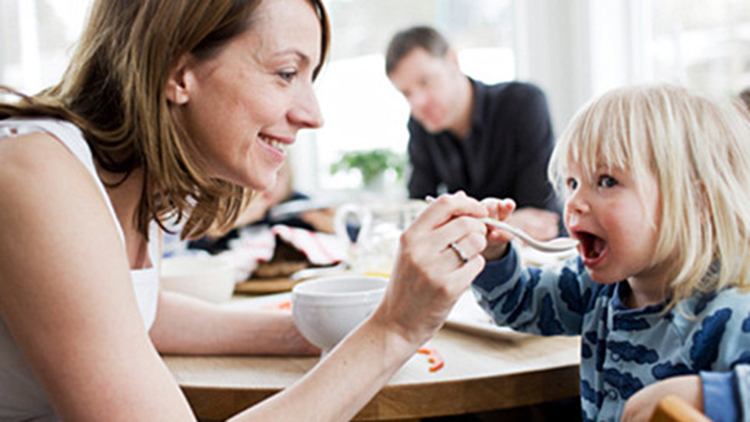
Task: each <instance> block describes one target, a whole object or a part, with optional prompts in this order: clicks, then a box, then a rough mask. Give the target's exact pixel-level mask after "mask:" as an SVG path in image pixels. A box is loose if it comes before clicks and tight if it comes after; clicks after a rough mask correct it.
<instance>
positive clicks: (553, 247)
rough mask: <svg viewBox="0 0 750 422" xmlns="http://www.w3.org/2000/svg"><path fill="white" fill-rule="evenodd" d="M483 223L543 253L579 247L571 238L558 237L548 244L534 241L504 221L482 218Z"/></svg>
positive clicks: (576, 241)
mask: <svg viewBox="0 0 750 422" xmlns="http://www.w3.org/2000/svg"><path fill="white" fill-rule="evenodd" d="M482 222H484V223H485V224H487V225H490V226H494V227H497V228H500V229H502V230H505V231H506V232H509V233H512V234H514V235H516V236H518V237H519V238H520V239H521V240H523V241H524V242H526V244H528V245H529V246H531V247H532V248H534V249H536V250H539V251H542V252H563V251H567V250H570V249H573V248H575V247H576V246H578V240H576V239H573V238H571V237H558V238H555V239H552V240H550V241H548V242H544V241H541V240H536V239H534V238H533V237H531V236H530V235H529V234H528V233H526V232H525V231H523V230H521V229H519V228H516V227H513V226H511V225H510V224H508V223H506V222H504V221H500V220H495V219H494V218H489V217H486V218H482Z"/></svg>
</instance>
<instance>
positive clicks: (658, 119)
mask: <svg viewBox="0 0 750 422" xmlns="http://www.w3.org/2000/svg"><path fill="white" fill-rule="evenodd" d="M549 173H550V178H551V179H552V180H554V181H555V182H557V185H558V186H559V187H560V188H561V189H562V190H563V191H564V195H563V196H565V197H566V200H565V208H564V219H565V225H566V228H567V230H568V232H569V233H570V235H571V236H573V237H575V238H576V239H578V240H579V242H580V245H579V253H580V255H579V256H578V257H576V258H575V259H571V260H569V261H567V262H566V263H565V265H563V266H561V267H559V268H543V269H540V268H533V267H527V268H524V267H522V266H521V263H520V260H519V257H518V254H517V252H516V250H515V249H514V248H513V247H512V246H510V247H509V246H508V245H509V244H508V243H507V242H508V241H509V240H510V235H508V234H507V233H505V232H502V231H501V230H499V229H491V230H490V231H489V232H488V247H487V249H486V250H485V252H484V254H485V258H486V259H487V261H488V263H487V265H486V268H485V269H484V271H483V272H482V273H481V274H480V275H479V276H478V277H477V278H476V279H475V281H474V283H473V289H474V292H475V294H476V295H477V297H478V300H479V303H480V304H481V306H482V307H483V308H484V309H485V310H486V311H487V312H489V313H490V314H491V315H492V316H493V318H494V320H495V321H496V323H498V324H503V325H509V326H511V327H512V328H514V329H516V330H519V331H525V332H529V333H535V334H540V335H580V336H581V404H582V412H583V419H584V420H585V421H593V420H597V421H618V420H620V417H621V415H622V412H623V408H624V406H625V403H626V401H627V400H628V398H629V397H631V396H632V395H634V394H635V393H636V392H637V391H639V390H640V389H642V388H643V387H645V386H647V385H649V384H653V383H656V382H658V381H660V380H664V379H667V378H670V377H675V376H678V375H687V374H700V373H701V372H702V371H722V372H724V371H730V370H733V369H734V368H735V367H738V366H739V367H742V366H743V364H747V363H750V294H745V293H744V292H745V290H746V289H745V288H746V287H747V286H748V284H750V283H749V282H748V275H750V259H749V258H750V257H749V256H748V254H749V253H750V249H749V246H750V213H749V212H748V210H750V127H749V126H748V123H747V121H746V120H745V119H744V118H743V116H742V115H741V114H740V113H739V112H738V111H737V110H736V109H734V108H732V107H730V106H728V105H727V106H723V105H721V104H718V103H716V102H713V101H711V100H708V99H706V98H703V97H700V96H697V95H694V94H692V93H690V92H688V91H686V90H685V89H682V88H679V87H674V86H666V85H660V86H648V87H631V88H624V89H618V90H615V91H612V92H609V93H607V94H606V95H604V96H602V97H601V98H599V99H597V100H595V101H593V102H592V103H590V104H589V105H587V106H586V107H584V108H583V110H581V111H580V112H579V113H578V114H577V116H576V117H574V119H573V120H572V122H571V124H570V125H569V127H568V128H567V130H566V131H565V132H564V133H563V134H562V136H561V139H560V140H559V141H558V143H557V145H556V147H555V150H554V152H553V155H552V158H551V160H550V168H549ZM485 203H486V205H487V207H488V209H489V211H490V214H491V215H492V216H494V217H496V218H499V219H501V220H503V219H505V218H507V217H508V215H509V214H510V213H511V211H512V210H513V208H514V207H515V205H514V203H513V202H512V201H510V200H502V201H501V200H496V199H491V200H485ZM727 382H728V381H727ZM745 382H747V379H745ZM746 387H747V386H746ZM743 391H744V392H745V394H747V393H748V389H747V388H745V389H744V390H743ZM742 400H743V399H739V401H738V402H739V403H742ZM748 400H750V397H745V398H744V402H745V403H747V402H748ZM735 405H736V404H735Z"/></svg>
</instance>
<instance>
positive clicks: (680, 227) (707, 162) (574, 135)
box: [549, 85, 750, 308]
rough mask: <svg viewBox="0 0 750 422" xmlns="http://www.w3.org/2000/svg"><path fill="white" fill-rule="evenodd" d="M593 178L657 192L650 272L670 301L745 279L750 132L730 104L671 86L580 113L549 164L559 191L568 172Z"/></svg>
mask: <svg viewBox="0 0 750 422" xmlns="http://www.w3.org/2000/svg"><path fill="white" fill-rule="evenodd" d="M572 162H575V163H577V164H578V165H580V166H581V168H582V169H583V171H584V173H585V174H587V175H588V177H591V178H593V177H594V175H595V173H596V171H597V170H598V169H601V168H602V167H603V168H607V169H621V170H624V171H627V172H629V173H630V174H631V175H632V176H633V178H634V180H635V183H636V185H637V186H640V187H641V188H642V187H643V186H645V185H644V183H645V180H646V177H647V176H648V175H649V174H650V175H653V177H654V178H655V180H656V183H657V184H658V186H657V187H658V191H659V196H660V207H659V209H660V214H659V215H658V216H657V217H656V218H657V221H654V222H652V223H653V224H655V225H656V229H657V235H658V240H657V245H656V248H655V254H654V257H653V262H652V263H653V265H665V266H666V267H665V268H666V269H667V272H666V273H667V276H668V277H670V279H671V282H670V285H669V288H670V293H671V294H672V300H671V302H670V304H669V308H671V307H673V306H674V305H675V304H676V303H677V302H678V301H679V300H681V299H684V298H687V297H689V296H692V295H693V294H695V293H696V292H709V291H713V290H716V289H721V288H724V287H727V286H740V287H746V286H748V275H750V256H748V255H749V254H750V249H749V246H750V238H749V236H750V212H749V211H748V210H750V124H749V123H748V121H747V120H746V119H745V118H744V116H743V115H742V114H741V113H739V111H738V110H737V109H736V107H734V106H732V105H731V104H730V103H729V102H727V103H726V104H725V103H722V102H716V101H713V100H711V99H708V98H705V97H703V96H700V95H696V94H693V93H691V92H689V91H687V90H686V89H684V88H680V87H676V86H670V85H656V86H638V87H628V88H622V89H617V90H614V91H611V92H609V93H607V94H605V95H604V96H602V97H601V98H598V99H596V100H594V101H593V102H591V103H590V104H588V105H587V106H585V107H584V108H583V109H582V110H581V111H580V112H579V113H578V114H577V115H576V116H575V117H574V118H573V120H572V121H571V123H570V124H569V126H568V127H567V129H566V130H565V132H564V133H563V134H562V135H561V137H560V139H559V141H558V143H557V145H556V147H555V149H554V151H553V153H552V157H551V159H550V167H549V175H550V179H551V180H553V182H555V184H556V186H558V187H560V186H561V183H562V182H563V181H562V180H561V178H562V177H564V176H563V175H564V174H565V172H566V166H567V164H568V163H572Z"/></svg>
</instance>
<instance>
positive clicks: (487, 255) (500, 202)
mask: <svg viewBox="0 0 750 422" xmlns="http://www.w3.org/2000/svg"><path fill="white" fill-rule="evenodd" d="M482 205H483V206H484V207H485V208H486V209H487V212H488V213H489V217H490V218H494V219H495V220H500V221H504V220H506V219H508V218H509V217H510V215H511V213H512V212H513V210H514V209H515V208H516V203H515V201H513V200H512V199H496V198H486V199H483V200H482ZM512 239H513V235H512V234H510V233H508V232H506V231H505V230H502V229H499V228H497V227H489V228H488V230H487V239H486V240H487V248H486V249H485V250H484V251H483V252H482V255H483V256H484V259H485V260H487V261H494V260H496V259H499V258H501V257H502V256H503V255H505V252H506V251H507V249H508V242H510V241H511V240H512Z"/></svg>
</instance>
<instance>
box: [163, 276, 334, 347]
mask: <svg viewBox="0 0 750 422" xmlns="http://www.w3.org/2000/svg"><path fill="white" fill-rule="evenodd" d="M149 334H150V336H151V340H152V341H153V342H154V344H155V345H156V348H157V350H159V352H161V353H175V354H259V355H261V354H262V355H311V354H316V353H320V350H318V349H317V348H316V347H315V346H313V345H311V344H310V343H308V342H307V341H306V340H305V339H304V338H303V337H302V335H301V334H300V333H299V331H297V328H296V326H295V325H294V320H293V318H292V314H291V312H284V311H262V310H237V309H226V308H222V307H221V306H218V305H216V304H212V303H208V302H204V301H201V300H198V299H195V298H192V297H189V296H186V295H182V294H180V293H175V292H165V291H162V292H161V293H160V295H159V307H158V312H157V314H156V321H155V322H154V325H153V326H152V327H151V331H150V332H149Z"/></svg>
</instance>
